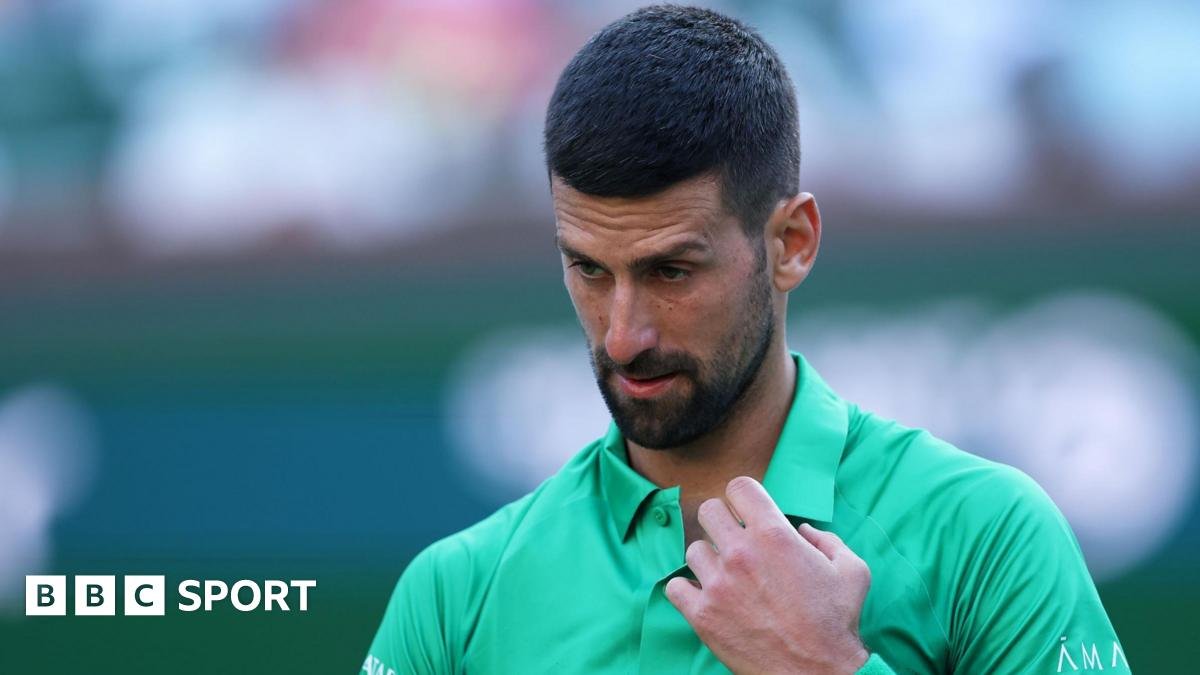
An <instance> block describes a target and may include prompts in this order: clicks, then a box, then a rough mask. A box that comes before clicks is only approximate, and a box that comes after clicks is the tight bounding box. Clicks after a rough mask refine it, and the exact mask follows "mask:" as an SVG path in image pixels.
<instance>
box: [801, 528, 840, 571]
mask: <svg viewBox="0 0 1200 675" xmlns="http://www.w3.org/2000/svg"><path fill="white" fill-rule="evenodd" d="M796 531H798V532H799V533H800V536H802V537H804V539H805V540H806V541H807V542H808V543H810V544H812V545H813V546H816V547H817V550H818V551H820V552H821V553H824V554H825V557H826V558H829V560H830V562H833V561H835V560H836V559H837V558H838V557H840V556H841V555H842V552H843V550H845V551H848V550H850V549H848V548H846V545H845V544H843V543H842V539H841V537H839V536H837V535H836V534H833V533H832V532H825V531H823V530H818V529H817V528H815V527H813V526H812V525H809V524H808V523H801V524H800V527H798V528H796Z"/></svg>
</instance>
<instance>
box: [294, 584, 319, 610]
mask: <svg viewBox="0 0 1200 675" xmlns="http://www.w3.org/2000/svg"><path fill="white" fill-rule="evenodd" d="M292 586H294V587H296V588H298V589H300V611H301V612H307V611H308V589H310V588H316V586H317V580H316V579H298V580H294V581H292Z"/></svg>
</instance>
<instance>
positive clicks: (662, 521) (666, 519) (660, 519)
mask: <svg viewBox="0 0 1200 675" xmlns="http://www.w3.org/2000/svg"><path fill="white" fill-rule="evenodd" d="M650 516H651V517H652V518H654V522H656V523H658V524H659V525H662V526H663V527H666V526H667V523H670V522H671V514H670V513H667V510H666V509H664V508H663V507H661V506H656V507H654V509H653V510H651V511H650Z"/></svg>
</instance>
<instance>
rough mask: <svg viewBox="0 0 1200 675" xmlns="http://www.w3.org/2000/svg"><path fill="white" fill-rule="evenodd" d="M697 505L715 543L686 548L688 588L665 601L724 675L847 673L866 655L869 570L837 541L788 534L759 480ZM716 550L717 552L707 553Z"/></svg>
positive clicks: (683, 585) (807, 529)
mask: <svg viewBox="0 0 1200 675" xmlns="http://www.w3.org/2000/svg"><path fill="white" fill-rule="evenodd" d="M725 494H726V497H727V499H728V500H729V507H732V509H733V511H735V512H736V513H737V514H738V515H739V516H740V517H741V520H742V521H743V522H745V527H744V528H743V527H742V526H741V525H740V524H739V523H738V520H737V518H735V517H734V515H733V513H731V512H730V509H729V507H726V505H725V502H723V501H722V500H720V499H716V498H714V499H709V500H706V501H705V502H703V503H702V504H700V510H699V514H698V515H699V520H700V525H701V527H703V528H704V531H705V532H706V533H707V534H708V536H709V538H710V539H711V540H712V544H709V542H707V541H704V540H702V539H701V540H697V541H694V542H692V544H691V545H690V546H688V548H687V563H688V565H689V566H690V567H691V569H692V572H694V573H695V575H696V579H697V580H698V581H699V582H700V585H699V586H697V585H696V583H695V582H693V581H692V580H690V579H688V578H686V577H676V578H674V579H671V580H670V581H669V582H667V586H666V594H667V598H668V599H669V600H670V601H671V603H672V604H674V605H675V607H676V608H678V609H679V611H680V613H682V614H683V616H684V618H686V619H687V620H688V623H690V624H691V625H692V628H693V629H694V630H695V631H696V635H698V636H699V637H700V639H701V640H703V641H704V643H705V644H706V645H708V648H709V649H711V650H712V652H713V654H714V655H716V657H717V658H718V659H720V660H721V662H722V663H724V664H725V665H726V666H727V667H728V668H729V669H730V670H732V671H733V672H735V673H739V674H748V673H755V674H756V675H757V674H758V673H800V672H803V673H853V672H854V671H856V670H857V669H858V668H859V667H860V666H862V664H863V663H865V662H866V660H867V657H868V654H867V650H866V649H865V648H864V647H863V644H862V641H861V640H860V639H859V637H858V619H859V614H860V613H861V612H862V605H863V600H864V598H866V596H867V588H868V587H869V586H870V585H871V572H870V570H868V569H867V564H866V563H865V562H863V561H862V559H861V558H859V557H858V556H856V555H854V552H853V551H851V550H850V549H849V548H848V547H847V546H846V545H845V544H843V543H842V540H841V539H840V538H839V537H838V536H837V535H835V534H832V533H829V532H822V531H821V530H818V529H816V528H814V527H812V526H811V525H809V524H807V523H805V524H803V525H801V526H800V528H799V529H797V528H793V527H792V525H791V523H789V522H788V520H787V517H786V516H784V515H783V512H782V511H780V510H779V507H778V506H776V505H775V502H774V501H773V500H772V499H771V497H770V495H768V494H767V491H766V489H764V488H763V486H762V485H761V484H759V482H758V481H756V480H754V479H753V478H749V477H746V476H739V477H737V478H734V479H733V480H731V481H729V485H728V486H726V488H725ZM714 546H715V547H716V550H713V548H714Z"/></svg>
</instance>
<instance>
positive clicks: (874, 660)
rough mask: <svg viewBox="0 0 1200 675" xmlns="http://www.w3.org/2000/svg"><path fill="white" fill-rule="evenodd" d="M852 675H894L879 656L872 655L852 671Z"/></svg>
mask: <svg viewBox="0 0 1200 675" xmlns="http://www.w3.org/2000/svg"><path fill="white" fill-rule="evenodd" d="M854 675H895V671H894V670H892V668H891V666H889V665H888V664H887V662H886V661H884V660H883V657H882V656H880V655H879V654H872V655H871V657H870V658H868V659H867V662H866V663H864V664H862V667H861V668H859V669H858V670H856V671H854Z"/></svg>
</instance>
